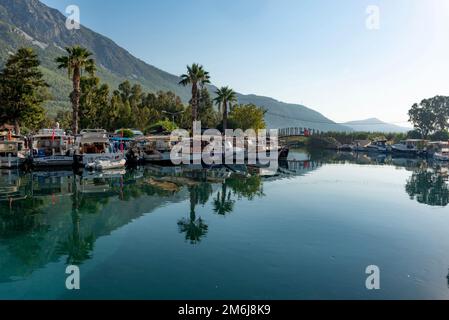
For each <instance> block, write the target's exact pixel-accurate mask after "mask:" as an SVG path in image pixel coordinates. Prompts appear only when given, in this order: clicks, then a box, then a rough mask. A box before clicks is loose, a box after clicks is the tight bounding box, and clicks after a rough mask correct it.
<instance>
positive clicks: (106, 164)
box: [86, 159, 126, 171]
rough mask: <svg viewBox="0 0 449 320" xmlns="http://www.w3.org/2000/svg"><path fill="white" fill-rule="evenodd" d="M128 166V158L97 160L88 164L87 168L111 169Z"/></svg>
mask: <svg viewBox="0 0 449 320" xmlns="http://www.w3.org/2000/svg"><path fill="white" fill-rule="evenodd" d="M125 166H126V160H125V159H121V160H100V159H98V160H95V162H91V163H88V164H86V169H90V170H98V171H104V170H111V169H121V168H124V167H125Z"/></svg>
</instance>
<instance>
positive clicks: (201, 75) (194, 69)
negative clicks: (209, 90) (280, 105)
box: [179, 63, 210, 121]
mask: <svg viewBox="0 0 449 320" xmlns="http://www.w3.org/2000/svg"><path fill="white" fill-rule="evenodd" d="M207 83H210V76H209V72H207V71H205V70H204V68H203V66H202V65H199V64H197V63H194V64H192V65H191V66H187V73H186V74H183V75H181V81H180V82H179V84H180V85H183V86H185V87H186V86H188V85H192V100H190V104H191V105H192V121H196V120H197V117H198V114H197V110H198V103H199V100H200V90H199V87H200V88H203V87H204V85H205V84H207Z"/></svg>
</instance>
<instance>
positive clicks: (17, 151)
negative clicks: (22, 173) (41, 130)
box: [0, 137, 28, 169]
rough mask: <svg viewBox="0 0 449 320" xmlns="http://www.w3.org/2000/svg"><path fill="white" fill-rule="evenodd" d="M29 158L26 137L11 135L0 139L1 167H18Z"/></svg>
mask: <svg viewBox="0 0 449 320" xmlns="http://www.w3.org/2000/svg"><path fill="white" fill-rule="evenodd" d="M27 158H28V148H27V143H26V140H25V138H23V137H10V138H9V139H6V140H3V139H2V140H0V168H8V169H9V168H18V167H20V166H21V165H23V164H24V163H25V162H26V161H27Z"/></svg>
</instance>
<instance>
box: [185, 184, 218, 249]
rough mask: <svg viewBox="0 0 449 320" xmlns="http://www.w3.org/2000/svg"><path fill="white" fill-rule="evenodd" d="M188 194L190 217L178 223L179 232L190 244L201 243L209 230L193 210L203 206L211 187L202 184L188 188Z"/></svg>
mask: <svg viewBox="0 0 449 320" xmlns="http://www.w3.org/2000/svg"><path fill="white" fill-rule="evenodd" d="M189 193H190V216H189V218H182V219H181V220H179V221H178V227H179V232H181V233H185V238H186V240H187V241H190V243H191V244H197V243H199V242H200V241H201V238H203V237H204V236H205V235H206V234H207V231H208V229H209V227H208V225H207V224H206V223H205V222H204V220H203V219H201V217H199V218H198V219H197V218H196V212H195V208H196V206H197V205H198V204H201V205H205V204H206V203H207V201H208V200H209V197H210V195H211V193H212V186H211V185H210V184H209V183H206V182H203V183H200V184H198V185H195V186H190V187H189Z"/></svg>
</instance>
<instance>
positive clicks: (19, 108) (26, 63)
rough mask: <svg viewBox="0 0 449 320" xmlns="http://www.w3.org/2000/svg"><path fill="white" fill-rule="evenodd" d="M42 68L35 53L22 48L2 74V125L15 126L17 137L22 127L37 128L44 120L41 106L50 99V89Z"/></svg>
mask: <svg viewBox="0 0 449 320" xmlns="http://www.w3.org/2000/svg"><path fill="white" fill-rule="evenodd" d="M39 65H40V62H39V60H38V58H37V55H36V53H34V51H33V50H32V49H29V48H21V49H19V50H18V51H17V53H15V54H14V55H12V56H10V57H9V59H8V60H7V62H6V65H5V68H4V69H3V70H2V71H1V73H0V101H1V102H0V123H11V124H13V125H14V127H15V131H16V134H20V127H21V126H22V125H25V126H27V127H29V128H36V127H37V125H38V124H39V123H40V122H41V121H43V120H44V118H45V111H44V109H43V107H42V103H43V102H44V100H45V99H46V98H48V95H47V93H46V88H47V87H48V85H47V83H46V82H45V81H44V79H43V74H42V72H41V71H40V70H39Z"/></svg>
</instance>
